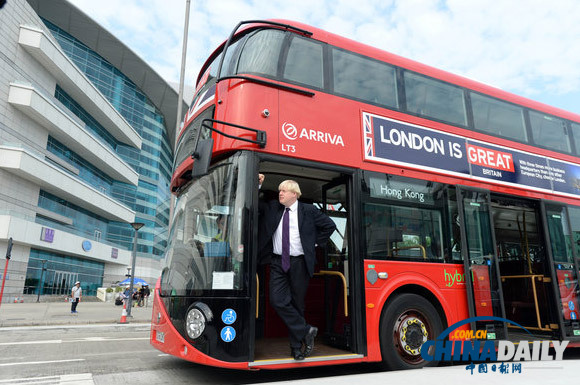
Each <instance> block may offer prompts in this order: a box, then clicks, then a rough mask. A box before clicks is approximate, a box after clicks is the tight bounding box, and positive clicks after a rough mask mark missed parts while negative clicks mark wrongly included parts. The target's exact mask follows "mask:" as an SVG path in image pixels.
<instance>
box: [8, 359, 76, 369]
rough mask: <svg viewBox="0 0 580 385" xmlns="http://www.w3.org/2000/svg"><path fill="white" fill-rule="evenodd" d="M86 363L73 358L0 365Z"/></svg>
mask: <svg viewBox="0 0 580 385" xmlns="http://www.w3.org/2000/svg"><path fill="white" fill-rule="evenodd" d="M79 361H86V360H85V359H84V358H73V359H70V360H54V361H28V362H9V363H7V364H0V367H3V366H17V365H45V364H61V363H65V362H79Z"/></svg>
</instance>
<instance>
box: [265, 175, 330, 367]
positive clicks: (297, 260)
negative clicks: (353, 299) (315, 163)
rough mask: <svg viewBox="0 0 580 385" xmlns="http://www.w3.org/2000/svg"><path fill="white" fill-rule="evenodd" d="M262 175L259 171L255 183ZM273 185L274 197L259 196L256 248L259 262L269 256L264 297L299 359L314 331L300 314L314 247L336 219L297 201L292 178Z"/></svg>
mask: <svg viewBox="0 0 580 385" xmlns="http://www.w3.org/2000/svg"><path fill="white" fill-rule="evenodd" d="M264 179H265V177H264V175H263V174H259V183H260V186H261V185H262V183H263V182H264ZM278 190H279V193H278V200H277V201H276V200H273V201H271V202H260V232H259V234H260V235H259V237H260V238H259V241H258V250H259V256H260V259H261V260H262V263H264V262H268V261H269V262H270V303H271V304H272V306H273V307H274V309H275V310H276V312H277V313H278V315H279V316H280V318H282V320H283V321H284V323H286V326H287V327H288V330H289V334H290V351H291V354H292V357H294V359H295V360H303V359H304V358H305V357H308V356H309V355H310V354H311V353H312V350H313V349H314V338H315V337H316V334H317V333H318V328H317V327H315V326H312V325H309V324H308V323H306V320H305V319H304V297H305V296H306V290H307V289H308V282H309V281H310V278H311V277H312V275H313V274H314V265H315V264H316V250H315V247H316V246H319V247H324V245H325V244H326V242H327V241H328V239H329V238H330V235H331V234H332V233H333V232H334V230H335V229H336V225H335V224H334V222H333V221H332V219H330V218H329V217H328V216H327V215H325V214H324V213H322V212H321V211H320V210H318V209H317V208H316V207H314V206H312V205H310V204H306V203H302V202H298V199H299V198H300V195H301V194H302V193H301V191H300V187H299V186H298V183H296V182H295V181H293V180H285V181H283V182H282V183H280V185H279V186H278ZM303 344H304V347H302V345H303Z"/></svg>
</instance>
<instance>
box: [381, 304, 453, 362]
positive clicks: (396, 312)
mask: <svg viewBox="0 0 580 385" xmlns="http://www.w3.org/2000/svg"><path fill="white" fill-rule="evenodd" d="M442 331H443V324H442V322H441V317H440V316H439V313H438V312H437V309H435V307H434V306H433V305H432V304H431V302H429V301H428V300H427V299H425V298H424V297H422V296H420V295H417V294H412V293H405V294H400V295H397V296H396V297H395V298H393V299H392V300H391V301H389V303H388V304H387V306H386V307H385V308H384V309H383V313H382V315H381V323H380V330H379V333H380V341H381V355H382V359H383V360H382V366H383V367H384V368H385V369H389V370H402V369H414V368H422V367H425V366H436V365H437V362H436V361H425V360H424V359H423V358H422V357H421V346H422V345H423V344H424V343H425V342H426V341H427V340H435V338H437V336H438V335H439V334H440V333H441V332H442Z"/></svg>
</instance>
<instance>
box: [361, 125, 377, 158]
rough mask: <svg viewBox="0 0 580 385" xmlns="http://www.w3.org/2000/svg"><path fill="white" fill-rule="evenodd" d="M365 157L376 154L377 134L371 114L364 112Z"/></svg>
mask: <svg viewBox="0 0 580 385" xmlns="http://www.w3.org/2000/svg"><path fill="white" fill-rule="evenodd" d="M363 126H364V136H365V138H364V140H365V157H367V158H369V157H374V156H375V135H374V130H373V120H372V117H371V115H370V114H363Z"/></svg>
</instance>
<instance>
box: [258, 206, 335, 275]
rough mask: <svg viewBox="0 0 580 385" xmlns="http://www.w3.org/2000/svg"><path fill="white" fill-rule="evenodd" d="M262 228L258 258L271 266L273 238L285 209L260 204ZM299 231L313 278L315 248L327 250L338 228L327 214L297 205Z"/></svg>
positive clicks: (260, 229) (260, 227)
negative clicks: (326, 247)
mask: <svg viewBox="0 0 580 385" xmlns="http://www.w3.org/2000/svg"><path fill="white" fill-rule="evenodd" d="M259 209H260V216H259V217H260V225H259V234H258V256H259V258H260V263H269V262H270V257H271V255H272V250H273V247H274V246H273V240H272V238H273V236H274V232H276V229H277V228H278V225H279V224H280V221H281V220H282V215H283V214H284V206H283V205H281V204H280V202H278V201H277V200H272V201H270V202H262V201H260V208H259ZM298 229H299V232H300V241H301V242H302V249H303V250H304V259H305V261H306V268H307V269H308V273H309V274H310V276H311V277H312V275H313V274H314V265H315V264H316V250H315V245H318V246H320V247H324V246H325V245H326V242H327V241H328V238H330V235H331V234H332V233H333V232H334V230H335V229H336V225H335V224H334V222H333V221H332V219H330V218H329V217H328V216H327V215H326V214H324V213H323V212H322V211H320V210H318V209H317V208H316V207H314V206H313V205H310V204H307V203H302V202H300V201H298Z"/></svg>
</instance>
